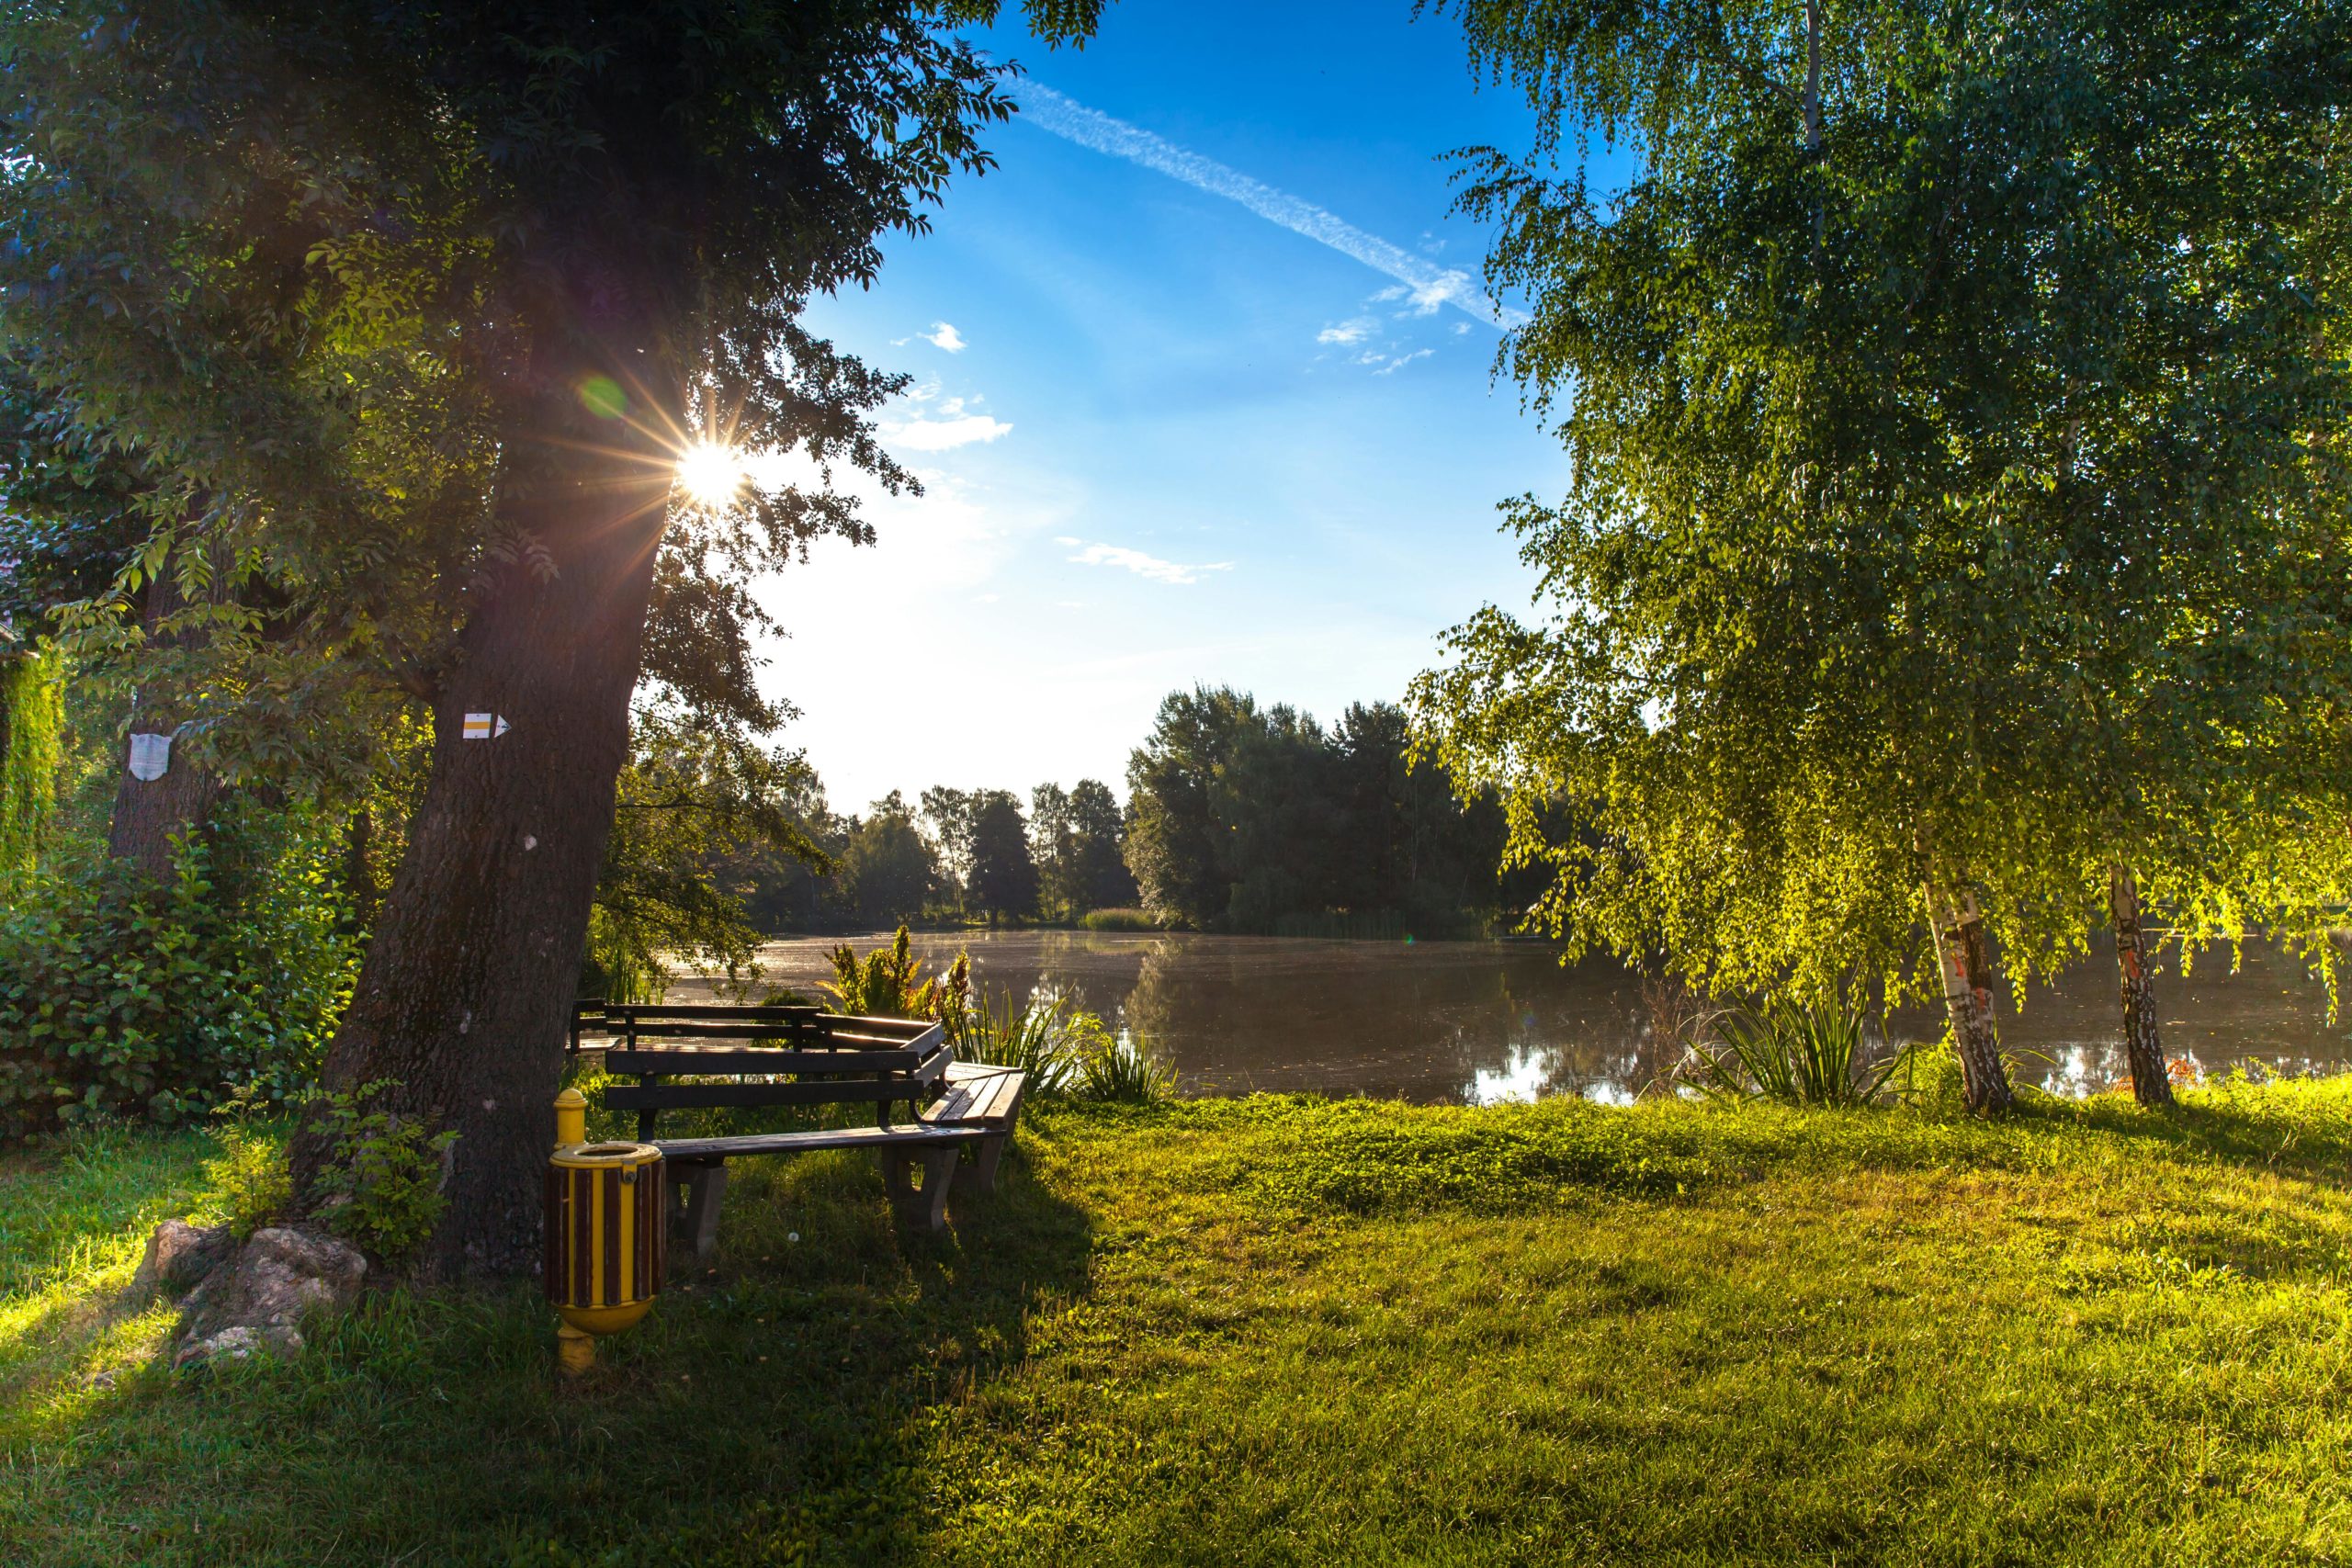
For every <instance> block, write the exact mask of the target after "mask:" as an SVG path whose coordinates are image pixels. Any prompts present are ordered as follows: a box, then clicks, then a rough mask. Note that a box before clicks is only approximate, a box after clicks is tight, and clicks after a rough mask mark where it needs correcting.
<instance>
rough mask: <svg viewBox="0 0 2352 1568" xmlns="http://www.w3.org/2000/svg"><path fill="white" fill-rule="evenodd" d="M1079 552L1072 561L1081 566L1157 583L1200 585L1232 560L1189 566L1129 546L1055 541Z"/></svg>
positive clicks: (1066, 538) (1228, 566)
mask: <svg viewBox="0 0 2352 1568" xmlns="http://www.w3.org/2000/svg"><path fill="white" fill-rule="evenodd" d="M1054 543H1056V544H1057V545H1064V546H1068V547H1070V548H1072V549H1075V550H1077V551H1078V553H1077V554H1076V555H1074V556H1072V557H1070V559H1071V560H1072V561H1074V562H1076V563H1077V564H1078V565H1080V566H1113V567H1117V568H1118V569H1119V570H1122V571H1132V572H1134V573H1135V574H1136V576H1137V577H1148V578H1149V579H1151V580H1152V581H1154V582H1173V583H1177V584H1180V585H1182V584H1189V583H1194V582H1198V581H1200V580H1201V573H1203V572H1204V571H1231V570H1233V563H1232V562H1231V561H1229V560H1220V561H1208V562H1204V563H1203V564H1201V565H1199V566H1187V565H1185V564H1184V563H1183V562H1182V561H1172V560H1162V559H1160V558H1159V557H1158V556H1153V555H1146V554H1145V553H1144V552H1143V551H1141V550H1131V549H1129V548H1127V547H1125V545H1103V544H1088V543H1087V542H1086V541H1085V540H1083V539H1073V538H1070V537H1069V536H1067V535H1064V536H1060V537H1058V538H1057V539H1055V540H1054Z"/></svg>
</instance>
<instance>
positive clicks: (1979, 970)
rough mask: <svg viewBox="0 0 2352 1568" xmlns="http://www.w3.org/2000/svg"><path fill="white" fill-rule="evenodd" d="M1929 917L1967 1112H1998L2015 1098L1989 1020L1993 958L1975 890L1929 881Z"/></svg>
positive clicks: (1992, 1024)
mask: <svg viewBox="0 0 2352 1568" xmlns="http://www.w3.org/2000/svg"><path fill="white" fill-rule="evenodd" d="M1927 893H1928V919H1929V920H1930V921H1932V922H1933V924H1934V926H1935V932H1936V961H1937V966H1938V968H1939V969H1940V970H1941V971H1942V972H1943V981H1944V1011H1945V1015H1946V1016H1947V1017H1948V1018H1950V1019H1951V1036H1952V1042H1953V1044H1954V1045H1955V1046H1956V1047H1957V1048H1958V1050H1959V1052H1960V1066H1961V1073H1962V1078H1963V1080H1964V1085H1965V1090H1964V1092H1965V1093H1966V1096H1967V1100H1968V1108H1969V1109H1970V1110H1971V1111H2001V1110H2006V1109H2007V1107H2008V1106H2009V1105H2011V1104H2012V1103H2014V1102H2015V1100H2016V1098H2017V1097H2016V1095H2014V1094H2013V1093H2012V1092H2011V1091H2010V1089H2009V1076H2008V1072H2007V1069H2006V1068H2004V1067H2003V1066H2002V1065H2001V1037H2000V1033H1999V1031H1998V1029H1997V1028H1996V1025H1995V1023H1994V1020H1993V962H1992V955H1991V953H1990V952H1989V950H1988V949H1987V948H1986V946H1985V919H1984V916H1983V915H1982V914H1981V913H1980V912H1979V911H1978V909H1977V908H1976V895H1975V894H1973V893H1972V892H1969V891H1967V890H1966V889H1965V888H1964V887H1963V888H1960V889H1957V890H1955V889H1951V888H1944V887H1938V886H1936V885H1935V884H1934V883H1933V882H1932V881H1930V882H1929V883H1928V889H1927Z"/></svg>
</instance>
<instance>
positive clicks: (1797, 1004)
mask: <svg viewBox="0 0 2352 1568" xmlns="http://www.w3.org/2000/svg"><path fill="white" fill-rule="evenodd" d="M1865 1016H1866V1015H1865V1014H1864V1011H1863V1009H1862V1003H1861V999H1860V995H1859V993H1858V992H1856V993H1848V992H1843V991H1841V992H1839V993H1838V994H1836V995H1833V996H1830V997H1827V998H1802V999H1797V1000H1791V999H1788V998H1779V997H1774V998H1766V999H1765V1000H1764V1001H1763V1002H1762V1003H1760V1004H1758V1006H1756V1007H1752V1008H1747V1007H1732V1008H1724V1009H1722V1010H1718V1011H1716V1012H1713V1013H1711V1014H1709V1015H1708V1016H1707V1017H1706V1018H1705V1019H1704V1020H1703V1021H1702V1028H1701V1029H1699V1030H1694V1032H1693V1035H1694V1037H1693V1038H1692V1040H1691V1045H1690V1054H1689V1055H1687V1056H1685V1057H1684V1058H1683V1063H1682V1066H1681V1069H1680V1072H1679V1075H1678V1076H1679V1077H1680V1079H1681V1081H1683V1082H1685V1083H1688V1084H1690V1085H1691V1087H1692V1088H1694V1089H1698V1090H1699V1091H1700V1092H1701V1093H1702V1094H1704V1095H1706V1096H1707V1097H1708V1098H1709V1099H1711V1100H1779V1101H1780V1102H1781V1103H1782V1104H1784V1105H1870V1104H1873V1103H1875V1102H1876V1101H1877V1100H1878V1099H1879V1098H1880V1095H1881V1094H1882V1092H1883V1090H1884V1089H1885V1088H1886V1084H1887V1080H1888V1079H1889V1078H1891V1077H1894V1074H1895V1073H1896V1071H1897V1070H1899V1069H1900V1068H1901V1067H1902V1066H1903V1065H1904V1061H1905V1056H1906V1055H1907V1053H1905V1052H1900V1051H1898V1052H1893V1053H1890V1054H1889V1055H1887V1056H1886V1058H1885V1059H1884V1060H1883V1061H1881V1062H1878V1063H1875V1064H1873V1063H1872V1062H1871V1050H1870V1032H1869V1030H1868V1029H1867V1028H1866V1027H1865V1026H1864V1019H1865ZM1704 1034H1712V1035H1713V1038H1714V1043H1713V1046H1712V1048H1711V1047H1710V1046H1709V1045H1708V1044H1707V1043H1704V1041H1703V1039H1702V1038H1700V1036H1702V1035H1704Z"/></svg>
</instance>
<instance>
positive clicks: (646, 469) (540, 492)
mask: <svg viewBox="0 0 2352 1568" xmlns="http://www.w3.org/2000/svg"><path fill="white" fill-rule="evenodd" d="M613 423H614V424H616V425H617V424H618V423H619V422H617V421H615V422H613ZM611 438H612V439H618V440H631V439H633V438H631V437H628V435H627V434H626V433H622V432H619V431H616V432H615V433H614V434H613V436H612V437H611ZM637 444H638V445H639V447H640V448H642V447H643V446H644V444H643V442H642V441H641V440H640V441H638V443H637ZM659 461H660V455H659V454H658V452H649V451H647V450H643V449H639V450H638V451H636V452H634V453H631V452H588V453H582V454H580V455H579V456H577V457H574V458H571V459H569V460H568V461H567V465H566V471H565V472H564V474H563V475H562V477H561V479H560V481H550V482H547V483H543V484H542V485H540V486H539V487H538V489H537V491H536V492H535V493H534V495H533V496H532V498H531V500H530V501H529V502H526V503H517V504H515V505H512V506H510V507H509V508H508V512H509V520H510V521H511V522H514V523H515V524H517V525H520V526H521V527H523V528H525V529H527V531H528V532H527V536H526V538H527V540H528V541H529V542H528V543H527V544H526V547H523V548H520V549H518V550H516V551H514V552H512V553H513V554H515V556H516V558H515V559H513V560H510V561H505V562H502V563H499V564H496V565H495V566H493V567H492V569H491V571H492V575H491V576H490V577H489V579H488V580H487V581H485V582H484V584H483V586H482V588H481V595H480V598H479V600H478V602H477V604H476V607H475V609H474V611H473V613H472V615H470V617H469V621H468V623H467V626H466V629H465V632H464V634H463V636H462V637H461V639H460V650H461V657H460V660H459V662H458V666H457V668H456V670H455V671H454V672H453V673H452V674H451V675H450V677H449V678H448V680H447V683H446V685H445V688H444V690H443V691H442V693H441V694H440V696H439V698H438V701H437V703H436V705H435V713H434V743H433V760H432V768H431V773H430V775H429V777H428V780H427V783H426V785H425V789H424V797H423V799H422V800H421V802H420V803H419V805H418V807H417V812H416V816H415V818H414V820H413V822H412V824H411V826H410V829H409V841H408V850H407V853H406V855H405V856H404V857H403V859H402V860H401V866H400V869H399V871H398V873H397V874H395V875H394V877H393V879H392V885H391V887H390V891H389V892H388V893H387V894H386V896H385V898H384V901H383V906H382V912H381V914H380V916H379V920H378V923H377V926H376V930H375V935H374V938H373V940H372V941H371V942H370V943H369V946H368V956H367V959H366V961H365V963H364V964H363V965H362V967H361V970H360V975H359V980H358V984H357V987H356V991H355V993H354V995H353V998H352V1002H351V1008H350V1010H349V1012H348V1013H346V1014H345V1019H344V1022H343V1026H342V1028H341V1029H340V1030H339V1031H338V1032H337V1033H336V1035H335V1038H334V1043H333V1044H332V1045H331V1046H330V1047H329V1050H328V1055H327V1064H326V1073H325V1081H326V1084H327V1087H328V1088H329V1089H331V1090H333V1091H336V1092H346V1093H347V1092H354V1091H356V1090H358V1089H362V1088H364V1087H365V1086H368V1085H370V1084H386V1085H388V1087H386V1088H384V1089H381V1090H379V1092H378V1093H377V1094H376V1095H375V1096H373V1097H372V1098H370V1099H369V1100H368V1101H367V1103H368V1104H370V1105H377V1106H382V1107H385V1108H388V1109H390V1110H392V1111H395V1112H396V1113H397V1114H400V1115H402V1116H407V1117H413V1118H415V1119H417V1120H419V1121H421V1122H424V1124H425V1125H427V1126H428V1127H430V1128H432V1129H434V1130H436V1131H438V1130H455V1131H456V1132H457V1134H458V1138H457V1141H456V1142H455V1143H454V1144H453V1145H451V1146H450V1148H449V1150H448V1152H447V1156H445V1159H446V1162H447V1163H446V1168H445V1170H444V1173H443V1181H442V1188H441V1190H442V1193H443V1195H444V1196H445V1198H446V1199H447V1207H446V1208H445V1209H444V1211H443V1213H442V1216H441V1220H440V1222H439V1224H438V1227H437V1229H436V1231H435V1235H434V1237H433V1239H432V1241H431V1242H430V1243H428V1244H427V1246H426V1248H425V1251H424V1256H423V1257H422V1258H420V1259H419V1262H420V1264H421V1265H422V1267H423V1268H424V1269H425V1270H426V1272H427V1273H428V1274H430V1275H433V1276H436V1277H443V1278H447V1277H451V1276H456V1275H462V1274H482V1273H512V1272H517V1271H520V1270H523V1269H528V1268H532V1267H536V1259H537V1253H538V1247H539V1219H540V1216H539V1207H540V1200H539V1184H540V1171H541V1169H542V1168H543V1167H544V1165H545V1163H546V1159H547V1154H548V1147H549V1146H550V1145H552V1143H553V1141H554V1137H555V1119H554V1111H553V1110H552V1109H551V1106H550V1101H551V1100H553V1098H554V1096H555V1092H556V1089H557V1085H558V1083H559V1081H560V1078H561V1076H562V1071H563V1044H564V1039H565V1034H566V1031H567V1027H568V1025H569V1022H570V1019H571V1005H572V999H573V996H574V993H575V991H576V989H577V987H578V985H579V979H580V966H581V956H582V950H583V947H584V944H585V942H586V937H587V928H588V912H589V906H590V904H591V902H592V901H593V899H594V894H595V887H596V876H597V872H598V869H599V867H600V866H601V865H602V863H603V861H604V854H605V839H606V837H607V836H608V834H609V833H610V832H611V829H612V824H613V798H614V788H615V783H616V778H617V776H618V774H619V772H620V769H621V765H622V763H623V761H625V760H626V759H627V757H628V744H629V699H630V694H631V693H632V691H633V690H634V688H635V686H636V684H637V678H638V670H639V656H640V649H641V643H642V640H643V634H644V629H645V616H646V609H647V604H648V603H649V600H650V593H651V588H652V581H653V563H654V553H655V550H656V548H657V547H658V545H659V542H660V538H661V533H662V508H663V504H664V502H665V499H666V495H667V491H668V479H667V475H666V470H664V469H662V468H658V467H657V465H658V463H659ZM468 714H486V715H492V716H495V717H494V718H493V719H492V723H491V726H490V728H492V729H494V728H496V718H503V719H504V720H505V721H506V724H507V726H508V728H507V730H506V732H505V733H504V734H503V735H497V736H495V737H494V738H488V739H467V738H466V728H465V725H466V716H467V715H468ZM326 1157H327V1151H326V1150H325V1149H324V1148H322V1146H321V1145H320V1143H319V1141H318V1140H317V1138H316V1137H315V1135H306V1136H305V1137H303V1138H301V1139H299V1140H298V1141H297V1145H296V1148H295V1152H294V1166H295V1179H296V1182H297V1187H296V1190H297V1191H298V1192H301V1193H307V1192H309V1191H311V1190H312V1183H313V1181H314V1179H315V1178H316V1176H317V1173H318V1171H319V1168H320V1167H321V1164H322V1161H323V1160H324V1159H325V1158H326Z"/></svg>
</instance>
